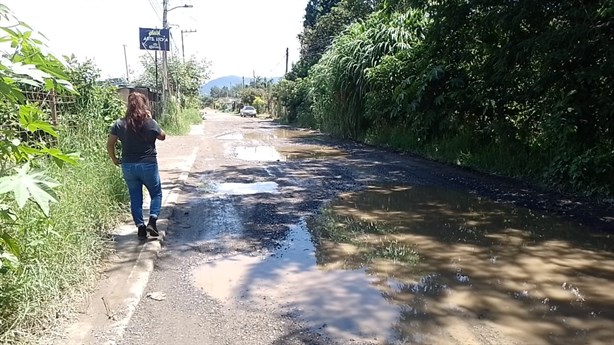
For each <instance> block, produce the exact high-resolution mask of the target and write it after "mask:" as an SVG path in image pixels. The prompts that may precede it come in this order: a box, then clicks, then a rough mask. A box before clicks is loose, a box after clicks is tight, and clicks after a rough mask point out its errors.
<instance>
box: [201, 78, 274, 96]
mask: <svg viewBox="0 0 614 345" xmlns="http://www.w3.org/2000/svg"><path fill="white" fill-rule="evenodd" d="M267 79H273V83H277V82H278V81H279V80H280V79H281V78H280V77H275V78H269V77H267ZM252 80H253V78H249V77H245V85H249V83H250V82H251V81H252ZM241 84H243V77H238V76H236V75H227V76H224V77H219V78H216V79H213V80H211V81H209V82H207V83H206V84H204V85H202V86H201V87H200V94H201V95H209V92H210V91H211V89H212V88H213V87H215V86H217V87H219V88H220V89H221V88H223V87H224V86H226V87H232V86H234V85H241Z"/></svg>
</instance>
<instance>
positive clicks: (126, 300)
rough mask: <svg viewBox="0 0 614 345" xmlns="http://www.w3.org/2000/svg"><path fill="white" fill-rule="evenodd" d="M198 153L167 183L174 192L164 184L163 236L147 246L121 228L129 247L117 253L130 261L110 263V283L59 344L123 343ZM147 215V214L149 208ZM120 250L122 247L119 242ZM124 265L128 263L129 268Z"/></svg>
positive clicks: (129, 228)
mask: <svg viewBox="0 0 614 345" xmlns="http://www.w3.org/2000/svg"><path fill="white" fill-rule="evenodd" d="M198 151H199V148H198V147H195V148H194V149H193V150H192V153H191V155H190V156H189V157H188V158H187V161H185V162H183V163H184V164H182V167H181V168H180V169H178V170H180V171H181V173H180V175H179V177H177V178H175V179H173V180H170V181H166V184H170V185H175V186H174V187H173V188H172V189H166V190H165V189H164V184H165V183H164V182H163V200H162V210H161V212H160V215H159V217H158V229H159V231H160V236H159V237H158V238H157V239H153V238H148V240H147V241H146V242H145V243H143V241H138V240H136V229H135V228H134V226H133V225H132V224H131V223H130V224H123V225H120V226H119V227H118V228H117V230H118V231H117V233H116V234H115V235H116V237H125V238H128V239H127V240H124V241H126V243H124V244H123V245H121V247H122V248H117V249H116V250H117V252H118V253H119V254H125V257H126V259H124V258H121V259H120V260H118V261H117V263H116V264H114V263H113V261H112V260H109V262H110V264H109V267H106V268H105V270H104V271H103V274H105V275H108V277H107V278H106V282H103V283H104V284H101V285H103V286H101V287H99V289H97V291H96V292H94V293H93V294H92V298H91V300H90V301H88V302H89V303H90V305H88V308H87V309H88V310H87V312H85V313H83V315H82V317H80V318H79V319H80V320H77V322H76V323H74V324H72V325H70V326H69V328H68V331H67V335H66V337H65V338H64V339H61V340H59V342H58V344H67V345H77V344H78V345H83V344H105V345H111V344H118V343H120V342H121V341H122V339H123V336H124V333H125V330H126V328H127V327H128V324H129V323H130V319H131V318H132V315H133V314H134V312H135V310H136V308H137V306H138V304H139V303H140V301H141V299H142V298H143V296H144V293H145V289H146V287H147V283H148V281H149V277H150V276H151V273H152V272H153V270H154V267H155V261H156V259H157V258H158V253H159V252H160V250H161V249H162V247H163V245H164V241H165V238H166V234H167V230H168V226H169V223H170V218H171V217H172V216H173V214H174V208H175V206H176V203H177V200H178V197H179V194H180V193H181V187H182V186H183V185H184V184H185V182H186V180H187V178H188V176H189V173H190V170H191V169H192V166H193V165H194V162H195V160H196V157H197V154H198ZM161 177H162V176H161ZM162 179H163V181H164V178H163V177H162ZM143 203H144V205H147V204H148V203H149V197H148V195H147V196H146V195H144V200H143ZM144 211H145V212H147V208H144ZM139 246H141V248H140V249H138V247H139ZM116 247H120V244H118V242H116ZM123 261H128V262H129V265H127V264H126V262H123ZM122 265H123V267H122ZM121 271H123V274H122V272H121ZM120 280H121V281H120Z"/></svg>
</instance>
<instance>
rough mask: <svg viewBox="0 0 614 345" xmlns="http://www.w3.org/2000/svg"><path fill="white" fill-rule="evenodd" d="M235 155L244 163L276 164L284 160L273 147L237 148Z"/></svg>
mask: <svg viewBox="0 0 614 345" xmlns="http://www.w3.org/2000/svg"><path fill="white" fill-rule="evenodd" d="M235 154H236V156H237V158H238V159H241V160H244V161H261V162H275V161H282V160H283V159H284V158H283V156H282V155H281V154H280V153H279V152H278V151H277V150H276V149H275V148H274V147H272V146H238V147H236V148H235Z"/></svg>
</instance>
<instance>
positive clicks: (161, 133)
mask: <svg viewBox="0 0 614 345" xmlns="http://www.w3.org/2000/svg"><path fill="white" fill-rule="evenodd" d="M156 139H158V140H164V139H166V133H164V130H163V129H162V128H160V134H158V136H157V137H156Z"/></svg>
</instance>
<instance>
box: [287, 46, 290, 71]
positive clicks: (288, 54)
mask: <svg viewBox="0 0 614 345" xmlns="http://www.w3.org/2000/svg"><path fill="white" fill-rule="evenodd" d="M289 57H290V48H286V74H288V58H289Z"/></svg>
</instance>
